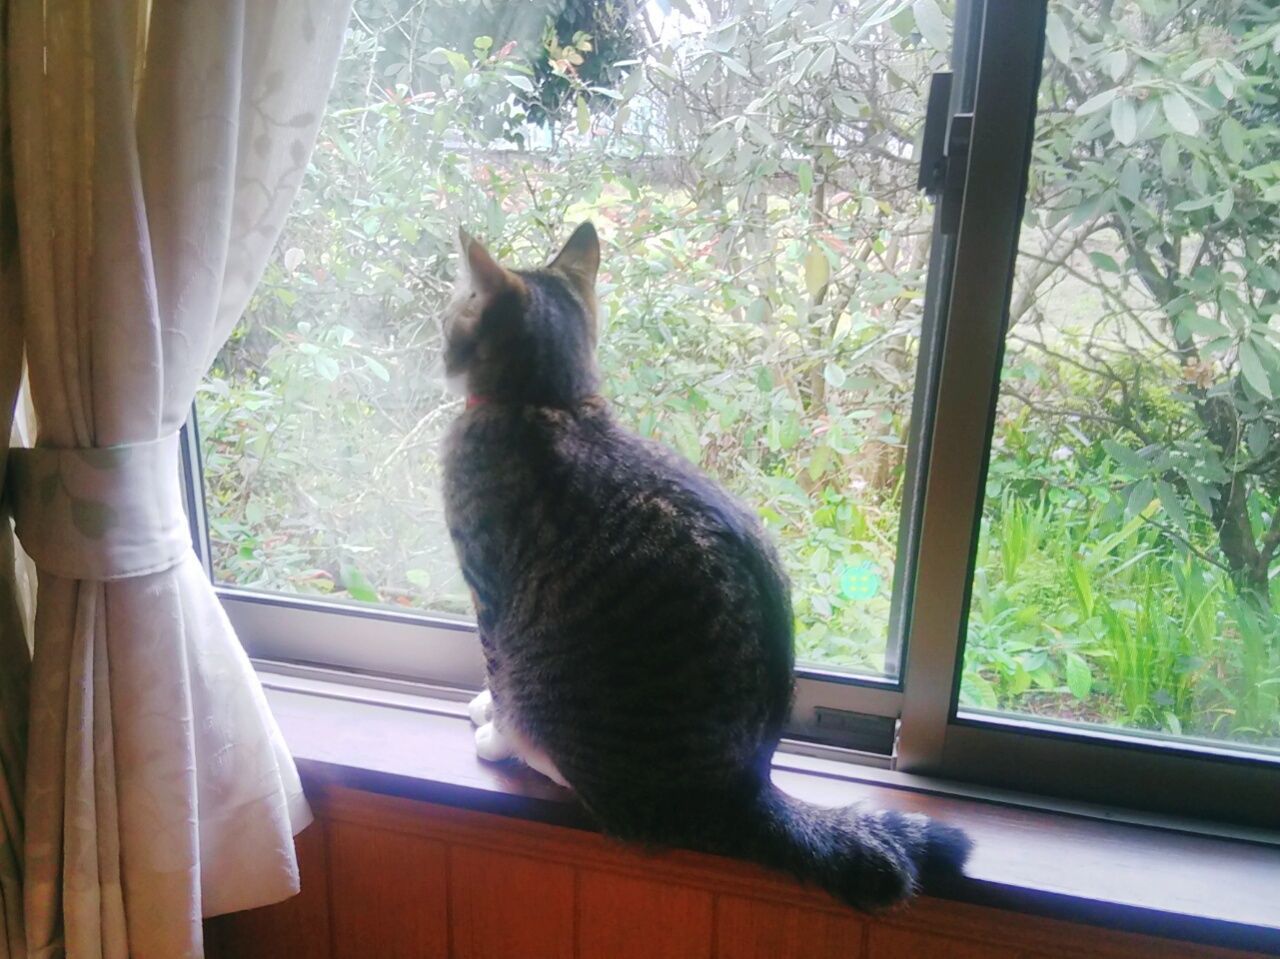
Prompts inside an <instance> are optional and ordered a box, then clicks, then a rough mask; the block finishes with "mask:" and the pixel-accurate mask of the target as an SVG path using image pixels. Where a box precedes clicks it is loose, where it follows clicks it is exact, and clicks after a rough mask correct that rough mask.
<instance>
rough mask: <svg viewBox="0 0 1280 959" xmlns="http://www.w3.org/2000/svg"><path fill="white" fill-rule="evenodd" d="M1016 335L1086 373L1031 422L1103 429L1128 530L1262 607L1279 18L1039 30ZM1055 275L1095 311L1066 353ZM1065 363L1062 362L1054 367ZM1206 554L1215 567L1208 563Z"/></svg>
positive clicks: (1042, 398) (1087, 8)
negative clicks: (1157, 537) (1155, 537)
mask: <svg viewBox="0 0 1280 959" xmlns="http://www.w3.org/2000/svg"><path fill="white" fill-rule="evenodd" d="M1048 47H1049V53H1050V56H1049V59H1048V61H1047V64H1046V69H1045V77H1044V83H1043V84H1042V92H1041V104H1040V115H1039V119H1038V123H1037V135H1036V143H1035V163H1034V169H1035V171H1036V176H1035V181H1034V183H1033V185H1032V191H1031V198H1030V199H1031V202H1030V204H1029V207H1030V214H1029V227H1030V228H1031V229H1032V231H1033V237H1032V240H1031V242H1030V243H1024V252H1023V261H1024V263H1023V268H1022V270H1021V273H1020V294H1019V296H1018V298H1017V299H1016V300H1015V303H1014V308H1013V319H1014V322H1015V323H1016V324H1018V327H1017V331H1016V335H1017V336H1018V337H1020V338H1021V339H1022V340H1023V341H1024V342H1026V343H1030V344H1032V345H1033V346H1034V347H1035V348H1036V349H1037V350H1038V351H1039V352H1040V353H1042V354H1043V355H1044V356H1046V357H1048V358H1052V359H1056V360H1057V361H1060V363H1066V364H1069V365H1070V366H1072V367H1074V368H1076V369H1079V370H1083V371H1085V372H1087V374H1088V376H1089V377H1090V378H1091V379H1092V381H1093V382H1094V383H1096V384H1098V389H1099V392H1100V395H1101V396H1102V399H1103V404H1102V407H1101V409H1099V407H1098V406H1097V404H1096V400H1097V397H1096V396H1095V395H1093V394H1092V392H1083V393H1082V392H1081V391H1079V390H1073V391H1068V392H1067V393H1066V394H1065V395H1064V394H1062V393H1059V394H1058V395H1056V396H1053V397H1050V396H1049V393H1050V392H1051V390H1048V389H1044V388H1042V389H1041V390H1040V391H1039V393H1038V395H1037V396H1036V397H1035V398H1034V402H1038V403H1042V404H1044V405H1048V406H1051V407H1054V408H1056V409H1058V410H1059V411H1060V412H1064V411H1065V412H1070V413H1071V414H1073V415H1075V416H1077V417H1085V418H1088V419H1099V418H1100V419H1101V420H1102V421H1104V422H1105V423H1106V424H1107V425H1108V428H1109V429H1110V430H1111V431H1112V432H1113V437H1112V438H1111V439H1110V440H1109V441H1108V442H1107V449H1108V451H1109V453H1110V454H1111V455H1112V457H1113V458H1114V460H1115V461H1116V463H1117V465H1118V466H1119V467H1120V469H1121V471H1122V472H1123V473H1124V474H1125V475H1126V477H1127V482H1126V483H1125V484H1124V486H1123V488H1121V489H1119V490H1118V491H1117V497H1118V501H1119V502H1123V504H1124V507H1125V509H1127V511H1128V513H1129V515H1131V516H1132V515H1134V514H1136V513H1140V512H1141V511H1143V510H1144V509H1145V508H1146V507H1147V506H1148V504H1150V503H1151V502H1152V501H1153V500H1156V499H1158V500H1159V502H1160V504H1161V507H1162V511H1161V514H1160V517H1159V518H1158V519H1156V520H1155V521H1156V522H1160V523H1161V524H1162V525H1163V526H1164V527H1165V529H1166V532H1167V533H1168V535H1169V536H1171V537H1174V538H1176V539H1177V540H1179V541H1180V542H1181V543H1182V544H1183V545H1184V547H1186V548H1188V549H1196V548H1197V546H1196V544H1197V543H1201V541H1202V537H1201V536H1200V535H1198V532H1197V527H1207V528H1208V530H1209V531H1210V532H1211V535H1212V537H1213V539H1215V540H1216V546H1210V547H1207V548H1206V549H1205V551H1204V552H1202V555H1204V556H1205V558H1207V559H1209V560H1210V561H1212V562H1214V563H1216V564H1219V565H1222V566H1224V567H1225V568H1226V569H1227V570H1229V571H1230V573H1231V575H1232V576H1233V577H1234V578H1235V580H1236V581H1237V583H1238V584H1239V585H1240V587H1241V588H1243V589H1245V590H1247V591H1249V592H1250V593H1251V594H1252V595H1253V596H1254V597H1255V598H1256V599H1257V600H1258V601H1259V602H1260V603H1261V604H1263V605H1264V606H1266V605H1269V604H1270V603H1271V602H1274V600H1273V599H1272V598H1271V593H1272V592H1273V590H1272V587H1271V579H1272V577H1273V573H1272V570H1273V567H1274V566H1275V565H1276V564H1277V562H1278V561H1280V508H1278V507H1280V503H1278V502H1277V490H1280V403H1278V402H1277V398H1278V397H1280V320H1277V319H1276V316H1277V313H1278V312H1280V268H1278V267H1280V262H1278V254H1280V163H1278V162H1277V161H1276V157H1277V156H1280V8H1277V7H1276V6H1275V5H1273V4H1268V3H1262V2H1257V0H1227V2H1221V3H1213V4H1195V5H1191V4H1185V3H1175V2H1171V0H1140V2H1137V3H1126V4H1115V3H1113V2H1112V0H1063V2H1061V3H1058V4H1055V5H1054V6H1053V8H1052V11H1051V13H1050V17H1049V29H1048ZM1068 275H1071V276H1074V277H1076V278H1078V279H1080V280H1083V281H1084V282H1086V283H1088V284H1089V285H1090V286H1092V287H1093V288H1094V289H1095V290H1097V291H1098V293H1099V294H1100V295H1101V298H1102V302H1103V303H1104V304H1105V307H1106V309H1105V311H1104V312H1103V313H1102V314H1101V316H1100V317H1099V319H1098V321H1097V322H1096V323H1095V324H1094V326H1093V328H1092V330H1091V331H1090V332H1089V333H1088V334H1087V335H1084V336H1082V337H1081V338H1080V339H1079V340H1078V341H1076V342H1073V343H1071V344H1070V348H1069V349H1065V350H1064V349H1063V348H1062V347H1061V345H1060V344H1059V345H1057V346H1055V344H1054V342H1053V337H1052V336H1051V335H1050V331H1051V330H1052V328H1053V323H1054V318H1053V317H1046V316H1045V315H1043V313H1042V312H1041V311H1040V310H1039V309H1038V308H1037V305H1036V304H1037V301H1038V299H1039V298H1041V297H1042V296H1043V294H1044V292H1045V289H1046V286H1047V285H1048V286H1051V285H1053V284H1054V283H1059V282H1062V280H1063V279H1064V278H1065V277H1067V276H1068ZM1068 354H1069V355H1068ZM1210 550H1211V552H1210Z"/></svg>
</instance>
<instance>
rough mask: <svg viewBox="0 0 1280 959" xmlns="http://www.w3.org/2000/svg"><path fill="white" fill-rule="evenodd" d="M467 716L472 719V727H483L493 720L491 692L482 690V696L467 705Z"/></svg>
mask: <svg viewBox="0 0 1280 959" xmlns="http://www.w3.org/2000/svg"><path fill="white" fill-rule="evenodd" d="M467 715H468V716H470V717H471V725H473V726H483V725H484V724H485V723H487V722H490V721H492V719H493V694H492V693H491V692H489V690H488V689H487V688H486V689H482V690H480V695H478V696H477V697H476V698H475V699H473V700H471V702H470V703H469V704H468V705H467Z"/></svg>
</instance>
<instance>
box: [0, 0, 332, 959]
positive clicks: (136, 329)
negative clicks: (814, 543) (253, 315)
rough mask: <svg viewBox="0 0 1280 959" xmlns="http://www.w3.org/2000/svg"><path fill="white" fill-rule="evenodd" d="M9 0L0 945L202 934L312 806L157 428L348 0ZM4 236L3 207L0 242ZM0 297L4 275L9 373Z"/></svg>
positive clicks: (274, 218) (193, 944) (191, 388)
mask: <svg viewBox="0 0 1280 959" xmlns="http://www.w3.org/2000/svg"><path fill="white" fill-rule="evenodd" d="M4 2H6V0H0V11H3V4H4ZM7 2H8V4H9V9H8V15H7V20H8V23H7V35H6V36H5V38H4V40H3V46H2V47H0V54H3V56H2V57H0V64H2V69H3V70H4V71H5V72H6V74H7V77H6V80H7V90H8V106H9V114H10V115H9V121H10V125H11V130H10V140H11V144H12V168H13V170H12V180H13V196H14V197H15V199H16V219H17V260H18V266H19V270H18V286H19V288H20V295H19V297H18V309H17V312H18V313H19V314H20V318H19V320H18V325H19V326H20V328H21V332H20V335H21V338H22V341H23V342H24V343H25V349H26V362H27V368H28V378H29V384H30V389H31V394H32V398H33V402H34V406H35V411H36V417H37V422H38V433H37V443H36V448H35V449H29V450H28V449H15V450H12V451H10V453H9V462H8V469H7V475H6V477H5V485H6V492H7V495H8V499H9V501H10V502H11V503H12V509H13V513H14V517H15V523H16V528H17V533H18V537H19V539H20V540H21V542H22V545H23V547H24V548H25V549H26V551H27V552H28V553H29V554H30V555H31V557H32V559H33V560H34V561H35V565H36V569H37V572H38V580H39V590H38V596H37V603H36V617H35V628H34V658H33V660H32V662H31V666H30V682H29V691H28V695H29V699H30V712H29V723H28V732H27V736H26V750H27V758H26V766H25V780H26V781H25V802H24V803H23V807H22V810H23V815H22V816H18V814H17V810H16V809H15V810H14V816H13V818H11V817H10V815H9V811H10V802H11V801H12V796H11V795H10V794H11V793H13V792H14V791H15V790H18V789H21V788H23V787H22V767H21V764H20V763H19V765H18V767H16V768H15V769H12V770H11V769H9V767H8V758H7V755H8V754H7V753H6V746H7V740H8V739H9V738H14V743H16V744H17V745H18V746H19V747H20V745H21V738H20V736H19V735H18V732H17V731H18V730H20V728H21V720H20V717H17V716H14V715H8V714H6V715H4V716H0V773H2V774H3V776H4V778H5V780H6V781H5V782H4V783H0V898H3V903H2V905H3V919H4V922H5V924H6V931H7V933H8V935H7V946H8V951H7V953H6V955H7V956H9V957H14V956H23V955H25V956H26V957H27V959H45V957H62V956H66V957H69V959H126V957H132V959H181V957H198V956H201V955H203V947H202V936H201V917H202V916H208V915H215V914H218V913H222V912H229V911H233V910H238V909H244V908H248V907H251V906H258V905H263V904H266V903H269V902H274V901H277V900H279V899H282V898H285V897H287V896H289V895H291V894H292V893H294V892H295V891H296V890H297V886H298V875H297V864H296V860H295V857H294V850H293V842H292V836H293V834H294V833H295V832H296V831H297V830H298V829H300V828H302V826H304V825H305V824H306V823H307V821H308V820H309V813H308V811H307V808H306V803H305V801H304V799H303V797H302V791H301V787H300V785H299V782H298V777H297V773H296V771H295V769H294V766H293V762H292V760H291V759H290V757H289V754H288V752H287V751H286V750H285V748H284V744H283V742H282V740H281V737H280V734H279V731H278V729H277V727H276V725H275V723H274V721H273V720H272V718H271V715H270V713H269V712H268V710H267V707H266V703H265V700H264V698H263V695H262V691H261V688H260V687H259V685H258V682H257V679H256V677H255V675H254V673H253V671H252V669H251V668H250V665H249V662H248V660H247V659H246V657H245V655H244V652H243V651H242V649H241V647H240V645H239V643H238V642H237V640H236V637H235V635H234V634H233V633H232V630H231V627H230V625H229V624H228V622H227V619H226V617H225V615H224V614H223V611H222V609H221V607H220V606H219V605H218V602H217V599H216V598H215V596H214V593H213V591H212V589H211V587H210V584H209V582H208V580H207V579H206V578H205V576H204V574H203V572H202V569H201V567H200V564H199V563H198V562H197V560H196V559H195V556H194V554H193V553H192V550H191V543H190V537H189V535H188V534H187V526H186V520H185V518H184V516H183V510H182V491H181V486H180V483H179V463H178V448H179V447H178V439H177V435H178V429H179V427H180V426H181V424H182V422H183V420H184V419H185V417H186V415H187V411H188V409H189V408H190V405H191V402H192V399H193V397H194V394H195V390H196V386H197V384H198V382H199V380H200V378H201V377H202V376H203V375H204V373H205V372H206V370H207V369H208V367H209V365H210V363H211V362H212V360H213V358H214V356H215V354H216V352H217V350H218V348H219V346H220V345H221V344H222V342H223V341H224V340H225V339H226V337H227V335H228V333H229V332H230V330H231V327H232V326H233V325H234V323H235V322H236V320H237V319H238V318H239V316H240V314H241V313H242V311H243V310H244V307H245V305H246V304H247V302H248V299H249V296H250V294H251V292H252V290H253V288H254V286H255V285H256V283H257V281H258V279H259V278H260V276H261V273H262V270H263V268H264V266H265V262H266V259H267V257H268V255H269V253H270V250H271V247H272V246H273V245H274V243H275V240H276V238H277V236H278V234H279V231H280V227H281V225H282V223H283V221H284V217H285V214H286V211H287V209H288V206H289V204H290V201H291V200H292V198H293V195H294V192H295V190H296V188H297V186H298V183H299V181H300V179H301V177H302V175H303V172H304V170H305V167H306V164H307V158H308V156H309V154H310V151H311V146H312V142H313V140H314V137H315V132H316V129H317V126H318V124H319V119H320V114H321V112H322V110H323V107H324V102H325V98H326V96H327V94H328V89H329V85H330V83H331V81H332V75H333V69H334V65H335V63H336V60H337V55H338V51H339V45H340V43H341V39H342V34H343V28H344V25H345V22H346V18H347V14H348V7H349V4H350V0H151V2H150V3H148V2H147V0H7ZM0 19H3V18H2V17H0ZM0 115H2V114H0ZM2 128H3V125H2V124H0V129H2ZM0 175H4V164H3V163H0ZM4 192H5V191H4V188H3V187H2V186H0V196H3V195H4ZM3 210H4V205H3V202H0V215H2V214H3ZM3 233H4V224H3V219H2V216H0V253H3V251H4V249H5V246H4V242H3ZM0 265H3V261H0ZM6 293H11V291H9V290H6V289H5V288H4V287H0V296H2V295H4V294H6ZM12 313H13V307H12V302H11V297H6V298H5V299H3V300H0V349H2V350H4V351H5V354H4V361H3V362H0V376H4V375H8V377H9V380H11V379H12V371H11V369H10V367H12V366H14V365H15V363H14V361H13V352H14V349H15V342H14V340H15V332H14V329H13V326H14V321H13V318H12V316H11V315H9V314H12ZM9 385H10V384H9V382H8V381H6V380H3V379H0V402H3V403H4V407H5V413H4V418H3V419H0V427H2V426H5V425H6V423H7V417H8V411H9V410H11V408H12V396H11V391H8V392H7V391H6V390H7V388H8V387H9ZM6 432H7V431H6V430H4V429H0V436H4V435H6ZM3 546H4V542H3V532H2V531H0V551H2V550H3ZM3 563H4V556H3V555H0V578H3V573H4V569H5V566H4V565H3ZM3 597H4V594H3V592H2V591H0V615H4V614H5V607H4V599H3ZM13 618H14V617H12V616H10V617H9V618H8V619H5V620H0V629H4V630H5V631H6V634H8V633H11V632H12V631H13V629H14V626H13V624H12V623H11V622H10V620H12V619H13ZM18 645H19V644H17V643H15V642H13V641H9V640H6V642H5V643H4V647H3V648H2V649H0V657H3V658H0V673H2V674H3V680H2V681H0V708H18V706H19V705H20V704H18V705H15V703H14V702H12V701H7V700H6V696H5V691H6V690H7V689H8V687H9V686H10V685H13V687H14V688H15V689H17V690H19V697H20V695H21V688H22V683H21V680H17V679H15V677H18V676H19V675H20V673H21V670H22V668H23V665H24V664H23V662H22V658H21V657H15V656H13V655H12V653H11V650H12V649H14V648H16V647H17V646H18ZM9 699H10V700H12V699H13V697H9ZM6 787H7V788H6ZM19 822H21V827H22V828H24V829H25V836H24V838H23V843H22V850H23V856H22V857H14V856H13V854H12V853H13V849H12V847H11V846H6V845H5V844H4V841H5V839H9V840H10V842H12V841H13V837H14V836H16V834H17V831H18V829H19V825H18V824H19ZM10 859H12V860H13V862H12V866H11V864H10ZM19 875H20V876H21V883H22V897H23V900H24V902H23V907H22V909H21V910H19V909H18V908H17V907H16V905H15V904H14V903H12V902H11V897H12V896H13V895H15V889H16V885H15V883H16V879H17V877H18V876H19ZM22 921H24V922H25V952H24V950H23V947H22V941H21V938H20V937H18V936H15V930H16V929H17V928H18V924H19V923H20V922H22Z"/></svg>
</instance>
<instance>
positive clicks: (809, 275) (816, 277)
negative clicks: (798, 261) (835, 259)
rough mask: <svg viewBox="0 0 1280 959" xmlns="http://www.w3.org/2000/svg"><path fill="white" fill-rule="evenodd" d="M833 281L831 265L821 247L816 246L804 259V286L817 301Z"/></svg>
mask: <svg viewBox="0 0 1280 959" xmlns="http://www.w3.org/2000/svg"><path fill="white" fill-rule="evenodd" d="M830 279H831V264H830V262H829V261H828V260H827V255H826V253H824V252H823V251H822V249H821V247H818V246H816V245H815V246H814V247H812V248H811V249H810V250H809V254H808V256H806V257H805V258H804V285H805V289H807V290H808V291H809V296H810V297H811V298H812V299H815V300H816V299H817V298H818V297H819V296H820V295H821V294H822V291H823V290H825V289H826V287H827V282H828V281H829V280H830Z"/></svg>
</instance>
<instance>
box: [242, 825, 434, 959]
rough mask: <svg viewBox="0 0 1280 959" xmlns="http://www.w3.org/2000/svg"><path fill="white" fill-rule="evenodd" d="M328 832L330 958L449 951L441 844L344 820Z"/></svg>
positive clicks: (408, 957)
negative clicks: (331, 937)
mask: <svg viewBox="0 0 1280 959" xmlns="http://www.w3.org/2000/svg"><path fill="white" fill-rule="evenodd" d="M328 837H329V904H330V905H329V908H330V913H331V920H330V921H331V927H332V934H333V952H332V954H331V955H332V959H373V957H375V956H376V957H377V959H444V957H446V956H448V955H449V920H448V907H447V887H446V878H445V870H446V868H447V863H446V860H445V847H444V844H443V843H439V842H434V841H431V840H427V839H423V838H421V837H419V836H413V835H408V834H405V833H398V832H392V831H389V830H385V829H377V828H374V827H371V826H363V825H358V824H355V823H349V822H343V821H341V820H333V821H330V822H329V823H328ZM278 955H282V956H283V955H291V953H289V952H281V953H278ZM237 959H238V957H237Z"/></svg>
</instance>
